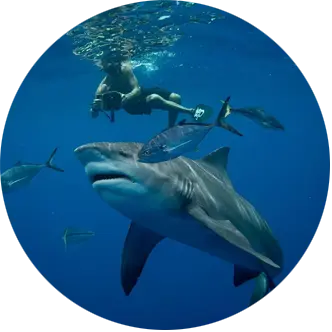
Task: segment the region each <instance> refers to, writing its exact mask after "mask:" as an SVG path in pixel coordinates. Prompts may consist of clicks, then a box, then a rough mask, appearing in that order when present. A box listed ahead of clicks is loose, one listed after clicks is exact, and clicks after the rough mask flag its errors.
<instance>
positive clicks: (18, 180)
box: [1, 148, 63, 193]
mask: <svg viewBox="0 0 332 332" xmlns="http://www.w3.org/2000/svg"><path fill="white" fill-rule="evenodd" d="M56 152H57V148H55V149H54V150H53V152H52V154H51V155H50V157H49V159H48V160H47V161H46V162H45V163H44V164H29V163H22V162H20V161H18V162H17V163H16V164H15V165H14V166H13V167H11V168H9V169H7V170H6V171H5V172H3V174H1V186H2V191H3V193H8V192H12V191H14V190H17V189H20V188H21V187H24V186H27V185H28V184H29V183H30V182H31V180H32V179H33V178H34V177H35V176H36V175H37V174H39V172H40V171H41V170H42V169H43V168H50V169H53V170H54V171H57V172H63V169H61V168H59V167H57V166H55V165H54V164H53V159H54V156H55V154H56Z"/></svg>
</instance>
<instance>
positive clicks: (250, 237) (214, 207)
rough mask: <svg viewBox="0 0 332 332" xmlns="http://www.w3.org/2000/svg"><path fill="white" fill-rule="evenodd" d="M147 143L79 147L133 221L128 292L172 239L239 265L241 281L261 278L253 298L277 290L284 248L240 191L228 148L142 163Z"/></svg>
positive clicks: (125, 264)
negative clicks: (154, 252) (229, 169)
mask: <svg viewBox="0 0 332 332" xmlns="http://www.w3.org/2000/svg"><path fill="white" fill-rule="evenodd" d="M141 148H142V144H140V143H91V144H87V145H83V146H81V147H79V148H77V149H76V150H75V154H76V156H77V158H78V159H79V160H80V162H81V163H82V165H83V166H84V167H85V171H86V173H87V176H88V178H89V179H90V181H91V184H92V187H93V188H94V189H95V190H96V191H97V193H98V194H99V195H100V196H101V198H102V199H103V200H104V201H106V202H107V203H108V204H109V205H110V206H111V207H113V208H114V209H116V210H118V211H119V212H120V213H122V214H123V215H125V216H126V217H128V218H129V219H130V220H131V221H132V223H131V226H130V229H129V232H128V234H127V238H126V240H125V244H124V248H123V253H122V267H121V280H122V286H123V289H124V291H125V293H126V294H127V295H128V294H130V292H131V291H132V289H133V287H134V286H135V285H136V283H137V280H138V278H139V276H140V274H141V272H142V270H143V267H144V264H145V262H146V260H147V258H148V257H149V254H150V253H151V251H152V250H153V248H154V247H155V246H156V245H157V244H158V243H159V242H160V241H161V240H163V239H164V238H166V237H168V238H170V239H173V240H175V241H178V242H180V243H183V244H186V245H188V246H191V247H194V248H196V249H198V250H201V251H204V252H207V253H209V254H210V255H212V256H216V257H219V258H220V259H223V260H226V261H228V262H230V263H232V264H234V285H235V286H238V285H240V284H242V283H243V282H245V281H247V280H249V279H252V278H256V283H257V287H256V290H255V294H254V296H253V298H252V300H251V303H254V302H256V301H257V300H259V299H260V298H262V297H263V296H264V295H265V294H266V293H267V292H268V291H269V290H271V289H273V288H274V284H273V281H272V278H274V277H275V276H277V275H278V274H279V273H280V272H281V270H282V266H283V254H282V250H281V248H280V246H279V244H278V242H277V240H276V239H275V238H274V236H273V234H272V232H271V230H270V228H269V226H268V224H267V222H266V221H265V220H264V219H263V218H262V217H261V216H260V215H259V213H258V212H257V211H256V210H255V208H254V207H253V206H252V205H251V204H250V203H249V202H248V201H246V200H245V199H244V198H243V197H241V196H240V195H239V194H238V193H237V192H236V191H235V189H234V188H233V186H232V183H231V181H230V179H229V177H228V175H227V171H226V168H227V159H228V153H229V149H228V148H221V149H219V150H216V151H214V152H213V153H211V154H209V155H207V156H205V157H204V158H203V159H201V160H192V159H188V158H184V157H179V158H177V159H175V160H172V161H169V162H164V163H156V164H146V163H140V162H138V153H139V151H140V150H141Z"/></svg>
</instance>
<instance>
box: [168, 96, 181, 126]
mask: <svg viewBox="0 0 332 332" xmlns="http://www.w3.org/2000/svg"><path fill="white" fill-rule="evenodd" d="M168 99H169V100H170V101H172V102H174V103H176V104H178V105H181V96H180V95H179V94H177V93H171V94H170V95H169V98H168ZM178 115H179V112H175V111H173V112H168V127H169V128H171V127H173V126H175V123H176V120H177V118H178Z"/></svg>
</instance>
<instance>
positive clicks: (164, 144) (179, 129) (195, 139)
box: [138, 97, 243, 163]
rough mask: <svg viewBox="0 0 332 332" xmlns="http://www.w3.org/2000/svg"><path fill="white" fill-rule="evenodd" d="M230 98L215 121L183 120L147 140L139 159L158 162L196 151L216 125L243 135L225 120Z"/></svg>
mask: <svg viewBox="0 0 332 332" xmlns="http://www.w3.org/2000/svg"><path fill="white" fill-rule="evenodd" d="M229 99H230V97H228V98H227V99H226V101H225V102H224V104H223V107H222V109H221V110H220V112H219V115H218V117H217V120H216V121H215V123H212V124H204V123H186V122H185V121H181V122H180V123H178V124H177V125H176V126H174V127H171V128H169V129H166V130H164V131H163V132H161V133H160V134H158V135H156V136H155V137H153V138H152V139H151V140H150V141H149V142H147V143H146V144H145V145H144V146H143V148H142V149H141V151H140V152H139V154H138V157H139V161H140V162H143V163H158V162H163V161H167V160H171V159H174V158H177V157H179V156H181V155H183V154H185V153H187V152H190V151H195V150H196V149H197V146H198V145H199V143H200V142H201V141H202V140H203V139H204V138H205V136H206V135H207V134H208V133H209V132H210V130H211V129H212V128H214V127H221V128H224V129H226V130H228V131H230V132H232V133H234V134H236V135H238V136H243V135H242V134H241V133H240V132H238V131H237V130H236V129H235V128H233V127H232V126H231V125H229V124H227V123H226V122H225V121H224V120H223V119H224V117H225V114H226V110H227V108H228V105H229V104H228V102H229ZM198 107H199V106H198Z"/></svg>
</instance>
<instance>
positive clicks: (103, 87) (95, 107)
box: [90, 76, 108, 118]
mask: <svg viewBox="0 0 332 332" xmlns="http://www.w3.org/2000/svg"><path fill="white" fill-rule="evenodd" d="M107 90H108V85H107V76H106V77H105V78H104V79H103V80H102V81H101V82H100V84H99V86H98V88H97V91H96V93H95V97H94V99H93V102H92V106H91V109H90V113H91V116H92V117H93V118H96V117H97V116H98V112H99V111H100V110H101V109H102V108H103V100H102V94H103V93H105V92H106V91H107Z"/></svg>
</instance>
